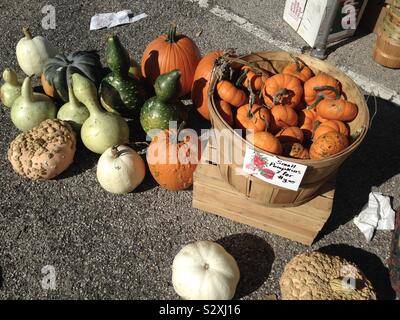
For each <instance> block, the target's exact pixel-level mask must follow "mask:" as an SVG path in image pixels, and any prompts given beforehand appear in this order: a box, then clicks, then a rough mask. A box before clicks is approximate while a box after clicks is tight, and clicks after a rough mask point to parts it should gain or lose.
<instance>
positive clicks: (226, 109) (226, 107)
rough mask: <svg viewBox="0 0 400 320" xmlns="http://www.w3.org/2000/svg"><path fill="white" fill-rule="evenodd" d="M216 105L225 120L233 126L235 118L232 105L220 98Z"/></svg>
mask: <svg viewBox="0 0 400 320" xmlns="http://www.w3.org/2000/svg"><path fill="white" fill-rule="evenodd" d="M216 107H217V109H218V111H219V113H220V114H221V116H222V118H224V120H225V121H226V123H227V124H229V125H230V126H233V124H234V119H233V113H232V107H231V105H230V104H229V103H228V102H226V101H224V100H220V101H217V102H216Z"/></svg>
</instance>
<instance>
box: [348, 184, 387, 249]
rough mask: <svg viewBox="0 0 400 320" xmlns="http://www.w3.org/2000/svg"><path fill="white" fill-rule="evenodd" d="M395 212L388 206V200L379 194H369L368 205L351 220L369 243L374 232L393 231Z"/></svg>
mask: <svg viewBox="0 0 400 320" xmlns="http://www.w3.org/2000/svg"><path fill="white" fill-rule="evenodd" d="M394 219H395V212H394V210H393V209H392V207H391V206H390V198H389V197H387V196H384V195H382V193H380V192H371V193H370V194H369V199H368V203H367V204H366V205H365V206H364V208H363V209H362V210H361V212H360V214H359V215H358V216H356V217H355V218H354V219H353V222H354V223H355V225H356V226H357V227H358V229H360V231H361V232H362V233H363V234H364V236H365V238H366V239H367V241H371V239H372V237H373V235H374V232H375V230H393V229H394Z"/></svg>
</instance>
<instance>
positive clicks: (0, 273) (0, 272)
mask: <svg viewBox="0 0 400 320" xmlns="http://www.w3.org/2000/svg"><path fill="white" fill-rule="evenodd" d="M3 283H4V278H3V269H2V268H1V267H0V290H2V289H3Z"/></svg>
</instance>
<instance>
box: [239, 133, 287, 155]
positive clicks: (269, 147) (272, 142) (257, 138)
mask: <svg viewBox="0 0 400 320" xmlns="http://www.w3.org/2000/svg"><path fill="white" fill-rule="evenodd" d="M247 140H248V141H249V142H250V143H252V144H253V145H255V146H256V147H257V148H260V149H261V150H264V151H267V152H270V153H273V154H276V155H281V154H282V144H281V143H280V142H279V140H278V139H277V138H276V137H275V136H274V135H273V134H271V133H269V132H266V131H261V132H255V133H251V134H249V135H248V136H247Z"/></svg>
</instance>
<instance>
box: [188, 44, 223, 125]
mask: <svg viewBox="0 0 400 320" xmlns="http://www.w3.org/2000/svg"><path fill="white" fill-rule="evenodd" d="M223 54H224V52H223V51H212V52H209V53H207V54H206V55H205V56H204V57H203V58H202V59H201V60H200V62H199V64H198V65H197V68H196V71H195V73H194V78H193V85H192V101H193V105H194V107H195V108H196V110H197V112H198V113H200V114H201V115H202V116H203V118H205V119H207V120H210V114H209V113H208V90H209V87H210V83H209V81H210V79H211V72H212V69H213V67H214V62H215V60H216V59H217V58H219V57H220V56H222V55H223Z"/></svg>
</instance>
